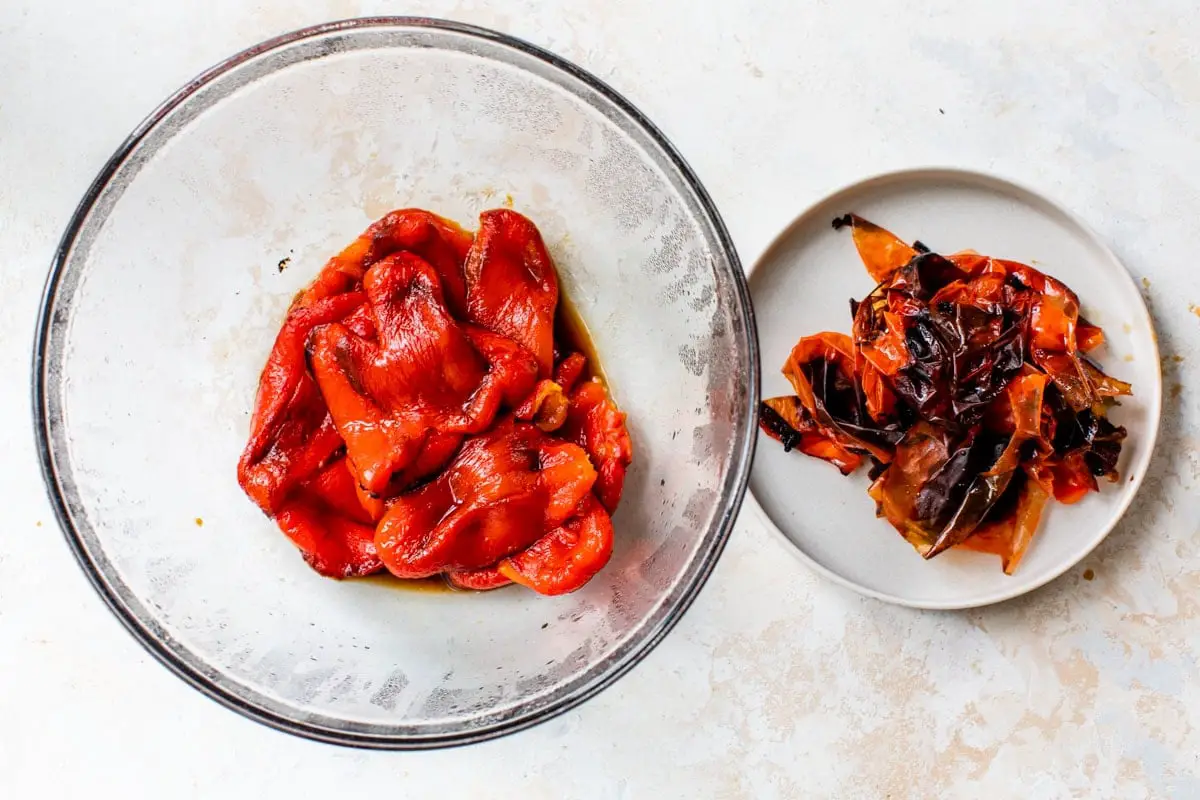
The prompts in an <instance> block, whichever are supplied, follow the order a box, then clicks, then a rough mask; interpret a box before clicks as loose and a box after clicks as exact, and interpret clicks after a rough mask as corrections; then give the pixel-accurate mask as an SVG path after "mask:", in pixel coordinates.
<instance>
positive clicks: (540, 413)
mask: <svg viewBox="0 0 1200 800" xmlns="http://www.w3.org/2000/svg"><path fill="white" fill-rule="evenodd" d="M568 403H569V401H568V399H567V396H566V395H565V394H563V388H562V387H561V386H559V385H558V384H557V383H555V382H554V381H552V380H548V379H543V380H540V381H538V383H537V386H536V387H534V390H533V393H532V394H531V395H529V397H527V398H526V399H525V400H524V402H522V403H521V404H520V405H518V406H517V408H516V410H515V411H513V416H514V417H516V418H517V419H519V420H523V421H525V422H532V423H533V424H534V425H536V426H538V428H540V429H541V430H543V431H546V432H547V433H549V432H551V431H556V430H558V429H559V428H561V427H562V424H563V423H564V422H566V420H567V406H568Z"/></svg>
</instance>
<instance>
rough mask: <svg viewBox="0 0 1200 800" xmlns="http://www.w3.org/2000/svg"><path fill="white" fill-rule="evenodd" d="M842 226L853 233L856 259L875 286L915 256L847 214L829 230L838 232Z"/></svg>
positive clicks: (872, 225) (889, 235) (887, 234)
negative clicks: (864, 267) (847, 226)
mask: <svg viewBox="0 0 1200 800" xmlns="http://www.w3.org/2000/svg"><path fill="white" fill-rule="evenodd" d="M846 225H849V226H850V227H851V229H852V231H853V233H854V246H855V247H856V248H858V255H859V256H860V257H861V258H862V260H863V264H864V265H865V266H866V268H867V272H868V273H870V275H871V277H872V278H873V279H874V280H875V281H876V282H877V283H882V282H883V281H886V280H887V279H888V278H890V277H891V276H892V273H893V272H895V271H896V270H898V269H900V268H901V267H903V266H904V265H905V264H907V263H908V262H909V261H912V259H913V257H914V256H916V255H917V251H916V250H914V249H913V248H912V247H910V246H909V245H907V244H905V243H904V242H902V241H900V238H899V237H897V236H896V234H894V233H892V232H891V231H888V230H884V229H883V228H881V227H879V226H878V225H876V224H875V223H873V222H868V221H867V220H865V219H863V218H862V217H860V216H858V215H857V214H847V215H845V216H844V217H838V218H837V219H835V220H834V221H833V227H834V228H835V229H838V230H840V229H841V228H843V227H845V226H846Z"/></svg>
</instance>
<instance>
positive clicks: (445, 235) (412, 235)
mask: <svg viewBox="0 0 1200 800" xmlns="http://www.w3.org/2000/svg"><path fill="white" fill-rule="evenodd" d="M472 239H473V237H472V236H471V234H470V233H469V232H467V231H464V230H463V229H462V228H460V227H459V226H458V225H457V224H455V223H454V222H451V221H450V220H448V219H443V218H442V217H439V216H437V215H436V214H431V213H429V212H428V211H422V210H421V209H419V208H402V209H399V210H397V211H392V212H390V213H389V214H387V215H386V216H384V217H383V218H382V219H380V220H378V221H376V222H375V223H373V224H372V225H371V226H370V227H369V228H367V230H366V231H364V232H363V234H362V235H361V236H359V237H358V238H357V239H355V240H354V241H353V242H351V243H350V245H348V246H347V247H346V248H345V249H344V250H342V252H340V253H338V254H337V255H336V256H334V257H333V258H331V259H329V261H328V262H327V263H326V264H325V266H324V267H323V268H322V269H321V272H320V273H319V274H318V275H317V279H316V280H315V281H313V283H312V285H311V286H309V287H308V288H307V289H305V290H304V292H303V293H302V294H301V298H303V299H304V301H305V302H312V301H315V300H319V299H321V298H322V297H327V296H329V295H331V294H337V293H340V292H344V291H346V290H347V289H348V288H350V287H351V286H353V285H354V284H356V283H358V282H359V281H361V280H362V278H363V276H364V275H365V274H366V272H367V268H368V267H370V266H371V265H372V264H374V263H375V262H376V261H379V260H380V259H382V258H384V257H385V256H389V255H391V254H392V253H396V252H400V251H408V252H410V253H414V254H416V255H418V256H420V257H421V258H422V259H423V260H425V261H427V262H428V263H429V264H430V265H432V266H433V268H434V270H435V271H436V272H437V274H438V277H439V279H440V281H441V284H442V287H443V290H444V292H445V294H446V297H447V302H448V304H449V306H450V308H451V309H452V310H453V311H454V312H455V313H456V314H458V315H460V316H461V315H462V314H463V313H464V312H465V310H466V287H465V285H464V284H463V277H462V263H463V259H465V258H466V255H467V251H468V250H470V249H471V242H472Z"/></svg>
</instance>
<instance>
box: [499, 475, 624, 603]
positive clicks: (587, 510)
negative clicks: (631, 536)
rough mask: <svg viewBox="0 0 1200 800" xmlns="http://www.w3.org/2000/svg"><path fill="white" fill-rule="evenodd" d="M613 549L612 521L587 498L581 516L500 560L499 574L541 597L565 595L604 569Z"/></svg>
mask: <svg viewBox="0 0 1200 800" xmlns="http://www.w3.org/2000/svg"><path fill="white" fill-rule="evenodd" d="M612 549H613V527H612V519H611V518H609V516H608V512H607V511H605V510H604V507H603V506H601V505H600V503H599V502H597V501H596V500H595V498H593V497H588V498H586V499H585V500H584V502H583V505H582V507H581V508H580V511H579V514H578V515H576V516H574V517H572V518H571V519H569V520H567V521H566V522H565V523H563V524H562V526H560V527H558V528H555V529H554V530H552V531H550V532H549V533H547V534H546V535H545V536H543V537H542V538H540V539H538V540H537V541H536V542H534V543H533V544H532V545H530V546H529V547H528V548H527V549H526V550H523V551H522V552H520V553H518V554H516V555H515V556H510V557H509V558H506V559H504V560H503V561H501V562H500V566H499V568H498V571H499V573H500V574H501V575H503V576H505V577H506V578H509V579H511V580H512V581H513V582H514V583H519V584H521V585H522V586H527V587H529V588H530V589H533V590H534V591H535V592H537V593H538V594H545V595H559V594H566V593H568V592H573V591H575V590H576V589H578V588H579V587H581V586H583V585H584V584H585V583H587V582H588V581H590V580H591V579H592V577H593V576H594V575H595V574H596V573H597V572H599V571H600V570H601V569H603V568H604V565H605V564H607V563H608V560H609V558H611V557H612Z"/></svg>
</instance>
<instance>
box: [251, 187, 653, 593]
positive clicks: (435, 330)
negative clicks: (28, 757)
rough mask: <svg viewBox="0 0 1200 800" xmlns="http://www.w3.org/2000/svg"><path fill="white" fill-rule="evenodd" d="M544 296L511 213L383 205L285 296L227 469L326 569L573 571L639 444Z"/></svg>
mask: <svg viewBox="0 0 1200 800" xmlns="http://www.w3.org/2000/svg"><path fill="white" fill-rule="evenodd" d="M558 302H559V289H558V280H557V275H556V273H555V269H554V263H553V261H552V260H551V258H550V255H549V253H548V251H547V250H546V247H545V244H544V242H543V241H542V237H541V234H540V233H539V232H538V230H537V227H536V226H535V225H534V224H533V223H532V222H531V221H530V220H528V219H526V218H525V217H523V216H521V215H520V214H517V213H516V212H514V211H511V210H508V209H498V210H494V211H486V212H484V213H483V214H482V215H481V216H480V230H479V233H478V235H472V234H471V233H469V232H467V231H464V230H463V229H461V228H459V227H458V226H457V225H455V224H454V223H452V222H450V221H448V220H445V219H443V218H441V217H438V216H436V215H434V214H431V213H429V212H427V211H422V210H420V209H401V210H399V211H393V212H391V213H390V214H388V215H386V216H385V217H383V218H382V219H380V220H379V221H378V222H376V223H374V224H373V225H371V226H370V227H369V228H368V229H367V231H366V232H364V233H363V235H362V236H360V237H358V238H357V239H356V240H355V241H354V242H352V243H351V244H350V245H349V246H348V247H346V248H345V249H343V250H342V251H341V252H340V253H339V254H337V255H336V256H334V257H333V258H331V259H330V260H329V261H328V262H327V263H326V264H325V266H324V267H323V269H322V270H321V272H320V274H319V275H318V276H317V278H316V279H315V280H314V281H313V283H312V284H310V285H309V286H308V287H307V288H306V289H305V290H303V291H301V292H300V293H299V294H298V295H297V297H296V300H295V301H294V302H293V305H292V308H291V309H290V310H289V312H288V316H287V319H286V320H285V322H284V326H283V328H282V330H281V331H280V333H279V335H278V337H277V339H276V342H275V345H274V347H273V349H272V352H271V355H270V356H269V358H268V361H267V365H266V367H265V368H264V370H263V374H262V378H261V380H260V387H259V392H258V397H257V399H256V402H255V410H254V415H253V418H252V422H251V437H250V441H249V442H248V444H247V446H246V449H245V452H244V453H243V455H242V458H241V460H240V461H239V464H238V480H239V483H240V484H241V485H242V487H243V489H244V490H245V491H246V493H247V494H248V495H249V496H250V497H251V499H253V500H254V501H255V502H256V503H257V504H258V505H259V506H260V507H261V508H262V509H263V511H264V512H266V513H267V514H268V515H270V516H272V517H273V518H274V519H275V521H276V523H277V524H278V526H279V527H280V529H281V530H282V531H283V532H284V533H285V534H286V535H287V536H288V538H289V539H291V540H292V542H293V543H294V544H295V545H296V546H297V547H298V548H299V549H300V551H301V553H302V554H303V555H304V558H305V560H306V561H307V562H308V563H309V564H310V565H311V566H312V567H313V569H315V570H316V571H317V572H319V573H321V574H322V575H327V576H330V577H336V578H348V577H355V576H361V575H367V574H370V573H372V572H376V571H379V570H381V569H383V568H387V569H388V570H389V571H390V572H392V573H393V574H394V575H396V576H398V577H401V578H424V577H428V576H431V575H439V574H440V575H444V576H445V577H446V580H447V581H448V582H449V583H450V584H451V585H453V586H456V587H458V588H462V589H472V590H485V589H494V588H498V587H500V586H504V585H508V584H510V583H513V582H515V583H518V584H522V585H524V586H527V587H529V588H531V589H533V590H534V591H537V592H541V593H543V594H561V593H563V592H567V591H573V590H574V589H577V588H579V587H580V586H582V585H583V584H584V583H586V582H587V581H588V580H590V579H591V577H592V576H593V575H594V574H595V573H596V572H597V571H598V570H599V569H600V568H602V567H603V566H604V564H605V563H607V561H608V559H609V556H610V554H611V552H612V539H613V534H612V521H611V519H610V517H609V513H610V512H611V511H613V510H615V509H616V506H617V503H618V502H619V500H620V496H621V491H622V487H623V484H624V480H625V473H626V470H627V469H628V467H629V465H630V464H631V462H632V452H633V451H632V444H631V442H630V439H629V434H628V431H627V430H626V427H625V417H624V414H622V413H621V412H620V410H619V409H618V408H617V406H616V405H615V404H614V403H613V401H612V399H611V398H610V397H609V394H608V391H607V389H606V387H605V386H604V384H603V383H602V382H600V381H599V380H598V379H595V378H593V379H590V380H589V379H588V375H589V372H588V368H589V366H593V365H590V364H589V363H588V360H587V359H586V358H585V357H584V356H583V355H582V354H581V353H579V352H578V348H579V347H580V346H581V345H580V342H578V341H576V340H574V339H573V338H572V336H571V335H569V333H568V332H569V331H570V330H571V329H570V327H569V326H568V325H566V324H565V323H563V320H562V319H560V318H559V308H558ZM556 323H558V324H556Z"/></svg>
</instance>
